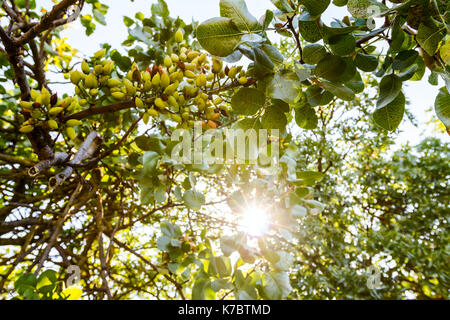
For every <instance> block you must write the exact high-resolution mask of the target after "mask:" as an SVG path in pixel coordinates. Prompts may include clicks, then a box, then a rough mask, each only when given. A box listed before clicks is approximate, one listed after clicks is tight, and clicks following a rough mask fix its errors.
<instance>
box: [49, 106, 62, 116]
mask: <svg viewBox="0 0 450 320" xmlns="http://www.w3.org/2000/svg"><path fill="white" fill-rule="evenodd" d="M63 110H64V108H62V107H53V108H51V109H50V110H48V114H49V115H51V116H56V115H58V114H60V113H61V112H63Z"/></svg>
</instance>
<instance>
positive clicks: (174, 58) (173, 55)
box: [170, 53, 180, 63]
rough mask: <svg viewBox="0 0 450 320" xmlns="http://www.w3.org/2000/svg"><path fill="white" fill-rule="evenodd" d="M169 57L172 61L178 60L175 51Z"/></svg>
mask: <svg viewBox="0 0 450 320" xmlns="http://www.w3.org/2000/svg"><path fill="white" fill-rule="evenodd" d="M170 59H171V60H172V62H173V63H177V62H178V61H180V58H179V57H178V55H176V54H175V53H172V55H171V56H170Z"/></svg>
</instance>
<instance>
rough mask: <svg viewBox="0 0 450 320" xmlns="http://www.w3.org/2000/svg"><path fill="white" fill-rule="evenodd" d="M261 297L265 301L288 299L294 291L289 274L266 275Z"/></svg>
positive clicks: (270, 273)
mask: <svg viewBox="0 0 450 320" xmlns="http://www.w3.org/2000/svg"><path fill="white" fill-rule="evenodd" d="M262 280H263V281H262V282H263V283H262V288H261V292H260V293H261V295H262V296H263V298H264V299H268V300H280V299H284V298H286V297H287V296H288V295H289V293H290V292H291V291H292V287H291V284H290V282H289V275H288V273H287V272H269V273H264V275H263V279H262Z"/></svg>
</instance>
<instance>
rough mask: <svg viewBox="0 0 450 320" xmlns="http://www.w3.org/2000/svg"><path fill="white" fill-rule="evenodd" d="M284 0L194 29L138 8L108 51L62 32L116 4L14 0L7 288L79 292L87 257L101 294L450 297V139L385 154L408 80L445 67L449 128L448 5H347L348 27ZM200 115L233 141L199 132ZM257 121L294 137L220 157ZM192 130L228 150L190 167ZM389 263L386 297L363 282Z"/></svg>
mask: <svg viewBox="0 0 450 320" xmlns="http://www.w3.org/2000/svg"><path fill="white" fill-rule="evenodd" d="M272 2H273V4H274V5H275V7H276V9H275V10H267V12H266V14H265V15H264V16H263V17H261V19H256V17H254V16H253V15H252V14H251V13H250V12H249V10H248V8H247V6H246V4H245V2H244V1H243V0H221V1H220V15H221V17H217V18H212V19H209V20H207V21H205V22H203V23H201V24H197V23H196V22H193V23H192V24H186V23H185V22H183V21H182V20H181V19H179V18H177V19H174V18H171V17H170V15H169V11H168V7H167V4H166V3H165V2H164V1H163V0H158V1H157V2H155V3H154V4H153V5H152V6H151V13H150V14H147V13H141V12H139V13H137V14H136V15H135V17H134V18H130V17H124V19H123V23H124V24H125V26H126V27H127V28H128V38H127V39H126V40H125V41H124V42H123V46H122V48H113V47H111V45H110V44H108V43H106V44H102V46H101V47H100V48H99V50H98V51H97V52H96V53H95V54H94V55H93V56H91V57H80V53H79V51H78V50H77V49H76V48H72V47H70V45H69V44H68V43H67V42H66V41H65V40H64V39H63V38H62V37H61V35H60V33H61V31H62V29H63V28H64V26H65V25H66V24H68V23H71V22H72V21H74V20H76V19H79V20H80V22H81V24H82V25H83V26H84V28H85V33H86V35H87V36H89V35H91V34H92V33H93V32H95V28H96V24H106V19H105V14H106V13H107V10H108V6H107V5H105V4H103V3H101V1H94V0H87V1H83V0H62V1H56V4H55V5H54V7H53V8H51V9H49V10H40V9H41V8H38V7H37V5H36V2H35V1H27V2H24V1H20V2H19V1H10V2H7V1H1V2H0V3H1V6H2V9H1V11H0V14H1V15H2V17H4V18H5V19H3V20H2V24H3V23H4V20H5V21H6V20H8V21H9V24H8V25H6V24H5V26H2V28H0V38H1V41H2V45H3V47H2V48H1V50H0V67H1V71H0V72H1V73H2V76H1V77H0V81H1V82H2V83H3V84H4V85H3V86H0V94H1V101H0V125H1V126H0V134H1V135H0V161H1V162H0V181H1V187H0V192H1V194H2V198H1V200H0V203H1V205H2V207H1V208H0V251H1V252H2V256H1V258H0V261H1V263H0V276H1V278H0V294H3V295H4V296H5V297H6V293H8V292H10V290H12V288H13V287H14V289H15V292H16V297H17V298H19V299H67V298H74V297H75V298H78V295H79V293H80V292H79V291H76V289H73V288H68V289H65V290H69V291H65V290H63V286H62V281H63V279H65V278H66V277H67V276H68V274H67V273H68V271H67V269H68V267H69V266H71V265H76V266H78V267H79V268H80V271H81V283H80V284H81V286H82V287H83V295H84V297H85V298H91V299H105V298H108V299H129V298H150V297H151V298H156V299H180V298H181V299H229V298H235V299H294V298H330V299H331V298H368V297H372V298H404V297H408V295H413V296H416V297H420V298H446V297H447V292H446V288H448V274H447V273H446V272H444V271H445V270H446V264H445V262H446V261H447V260H446V259H448V257H447V256H446V249H448V248H447V247H448V221H447V220H445V219H444V218H445V215H444V213H445V209H446V208H445V203H447V202H448V201H446V200H448V199H446V198H445V185H446V179H445V177H446V172H448V166H446V163H445V161H444V159H446V157H445V156H441V154H440V153H443V154H445V153H448V148H447V146H446V145H441V144H440V142H439V141H438V140H428V141H426V142H425V143H424V144H422V145H421V146H420V147H419V148H418V149H417V151H414V150H411V148H409V149H408V148H406V149H405V150H402V151H401V152H398V153H395V154H394V155H393V157H392V158H391V159H388V158H387V156H385V155H387V152H388V151H389V150H388V145H389V144H390V143H392V141H391V137H390V136H389V135H388V134H387V133H386V132H385V130H388V131H395V130H396V129H397V128H398V126H399V125H400V123H401V122H402V119H403V116H404V113H405V110H406V97H405V96H404V94H403V92H402V87H403V83H404V82H405V81H408V80H411V81H419V80H421V79H422V77H423V76H424V73H425V68H426V67H428V68H429V69H430V70H431V71H432V76H431V77H430V81H431V82H432V83H437V80H436V79H437V76H440V77H442V78H443V79H444V81H445V83H446V87H443V88H442V89H441V90H440V93H439V95H438V97H437V98H436V103H435V109H436V114H437V116H438V118H439V119H440V120H441V121H442V122H443V123H444V125H445V126H447V129H448V128H449V127H448V122H449V120H448V103H447V101H448V99H449V98H448V95H449V94H448V89H449V84H450V80H449V76H448V72H449V59H448V35H447V30H448V25H449V22H448V14H447V13H446V12H447V11H446V9H447V7H446V3H445V1H424V0H417V1H411V0H410V1H402V3H401V4H399V5H395V6H394V5H389V6H387V5H386V4H385V2H383V3H381V2H378V1H372V0H371V1H351V0H350V1H333V2H334V3H335V4H336V5H341V6H343V5H347V7H348V9H349V11H350V12H351V13H352V15H353V17H344V18H343V19H342V20H336V21H334V22H333V23H331V24H330V26H327V25H325V24H324V23H323V22H322V21H321V18H320V16H321V14H323V12H325V10H326V9H327V8H328V7H329V5H330V3H331V1H328V0H327V1H306V0H303V1H291V0H283V1H278V0H276V1H272ZM396 3H397V1H396ZM371 5H372V6H371ZM373 6H375V7H376V8H377V9H374V7H373ZM86 7H88V8H86ZM87 9H88V10H89V11H88V12H89V13H87V11H86V10H87ZM372 11H374V12H375V13H376V14H378V15H381V16H383V17H384V18H385V23H384V25H383V26H382V27H381V28H378V29H374V30H373V28H371V22H372V20H371V15H372V14H373V12H372ZM91 13H92V14H91ZM269 32H276V33H277V34H279V35H281V36H282V37H284V38H283V40H282V41H281V43H280V45H277V44H274V43H271V42H270V41H269V39H268V33H269ZM384 40H386V43H387V44H388V46H389V49H388V50H387V52H386V53H385V54H382V53H381V52H380V51H379V47H380V46H378V47H377V43H378V42H382V41H384ZM205 50H206V52H205ZM124 51H125V53H124ZM243 56H245V57H247V58H248V59H250V60H251V63H250V64H249V65H248V66H247V67H244V65H242V64H239V63H238V62H240V61H241V58H242V57H243ZM50 71H54V72H56V73H58V74H61V75H64V78H65V79H66V86H65V89H66V92H59V93H57V92H54V91H53V90H52V83H51V81H50V80H51V78H52V76H51V73H50ZM363 72H365V73H370V72H372V75H368V74H365V73H363ZM375 91H377V94H376V95H375V96H374V95H373V92H375ZM372 101H376V105H375V103H372ZM338 112H340V113H341V116H344V120H342V119H341V118H336V117H335V116H336V114H337V113H338ZM372 122H374V123H375V124H377V125H378V126H379V127H374V126H373V125H372ZM196 123H200V130H201V132H202V133H205V132H207V133H210V135H211V136H213V138H211V139H203V137H202V138H200V140H198V139H196V138H195V132H196V131H195V129H196ZM250 128H253V129H266V130H272V129H277V130H278V131H279V132H280V136H279V137H277V136H276V135H275V134H274V133H273V132H274V131H271V132H272V133H271V136H269V137H268V139H266V140H267V142H266V141H261V140H262V138H261V137H258V139H259V141H258V142H260V143H262V142H266V144H267V146H268V151H267V153H261V152H259V153H257V157H256V160H257V161H256V162H254V163H252V162H251V161H250V160H249V159H248V158H247V157H245V159H240V158H239V154H238V153H236V152H234V153H232V154H231V159H227V158H225V157H223V156H221V155H220V154H219V152H218V150H222V149H227V147H228V146H229V145H230V144H233V143H234V142H235V140H234V138H230V137H229V136H227V133H228V129H250ZM177 129H185V130H187V132H188V133H189V134H190V136H191V138H192V141H190V142H192V143H193V144H194V148H193V150H192V151H194V152H192V154H191V155H192V156H193V157H194V159H195V153H196V152H197V151H199V150H200V151H203V152H209V151H211V149H212V148H213V149H214V157H215V158H216V160H217V161H216V162H215V163H209V162H207V161H200V162H195V161H194V162H189V163H185V162H182V163H179V162H176V161H174V159H173V157H172V155H173V152H174V150H176V148H177V146H178V141H176V139H173V138H174V137H175V136H176V134H177V132H179V131H177ZM221 137H225V138H226V139H225V143H223V145H222V144H221V145H219V146H217V141H220V139H219V138H221ZM240 138H242V139H243V140H242V141H244V142H245V144H246V147H247V149H251V148H252V145H251V137H249V136H244V137H242V136H238V137H236V139H240ZM197 141H200V143H196V142H197ZM237 141H239V140H237ZM347 146H350V147H351V148H353V150H351V152H350V151H348V150H347V149H346V148H345V147H347ZM190 149H191V147H190ZM277 149H279V151H278V152H279V157H280V162H279V163H278V166H277V167H276V168H275V170H273V168H270V167H269V166H268V165H267V163H265V160H267V158H270V157H274V156H275V154H276V152H277V151H276V150H277ZM414 152H417V154H414ZM424 155H425V156H424ZM347 157H349V158H350V160H348V159H347ZM405 159H406V160H405ZM218 160H220V161H218ZM240 160H243V161H240ZM343 169H345V170H343ZM412 170H415V171H412ZM410 173H411V175H410ZM412 173H414V174H412ZM392 177H393V178H392ZM353 188H354V189H353ZM358 188H361V189H362V190H359V189H358ZM423 190H426V191H425V192H423ZM406 192H408V193H406ZM419 204H420V206H419ZM441 205H442V206H441ZM254 207H256V209H255V208H254ZM258 208H260V209H261V208H264V209H266V211H267V212H268V213H270V221H269V223H268V224H267V226H266V227H267V230H265V232H264V233H263V234H262V235H255V234H252V233H251V232H249V230H247V229H246V228H249V227H250V226H251V223H250V224H247V225H244V226H243V225H242V221H243V219H244V218H245V216H246V214H248V213H249V212H251V211H252V210H253V211H256V214H257V215H258V212H257V209H258ZM412 208H415V210H414V211H412V210H413V209H412ZM254 213H255V212H254ZM259 214H260V216H257V217H256V218H255V217H254V219H255V221H252V223H254V224H256V223H257V222H259V220H262V219H263V217H262V214H261V213H259ZM394 244H395V245H394ZM397 244H398V247H396V245H397ZM436 248H440V249H439V250H433V249H436ZM447 251H448V250H447ZM426 261H427V262H426ZM393 262H395V267H392V266H391V265H390V263H393ZM374 263H375V264H376V263H378V264H379V265H380V266H381V267H382V268H384V269H386V270H385V272H386V274H387V275H388V276H387V277H386V278H383V286H382V288H381V289H378V291H377V290H370V289H369V288H368V287H367V286H364V285H363V282H364V281H365V279H366V278H367V276H366V275H365V272H366V271H367V268H368V267H369V266H371V265H372V264H374ZM49 268H54V269H58V270H59V273H56V272H55V271H52V269H49ZM43 269H46V271H43V272H42V270H43ZM38 275H39V276H38ZM394 277H399V278H398V279H399V281H400V282H399V281H394V280H393V279H394ZM70 290H74V291H72V294H73V295H72V296H71V295H70Z"/></svg>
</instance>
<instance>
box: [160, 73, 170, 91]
mask: <svg viewBox="0 0 450 320" xmlns="http://www.w3.org/2000/svg"><path fill="white" fill-rule="evenodd" d="M169 84H170V77H169V75H168V74H167V72H163V74H162V75H161V87H162V88H166V87H168V86H169Z"/></svg>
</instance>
